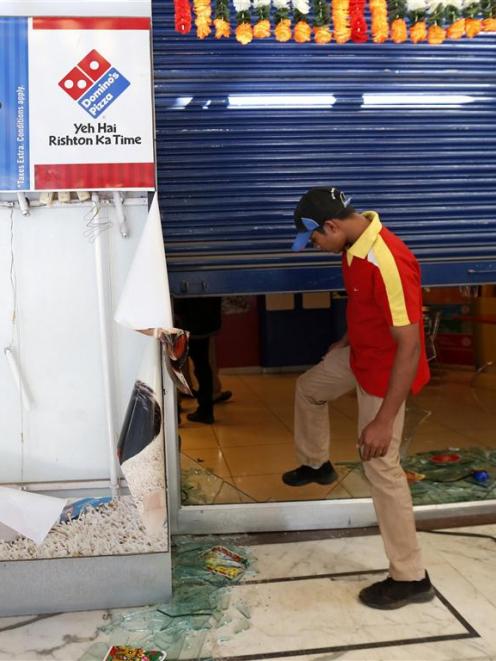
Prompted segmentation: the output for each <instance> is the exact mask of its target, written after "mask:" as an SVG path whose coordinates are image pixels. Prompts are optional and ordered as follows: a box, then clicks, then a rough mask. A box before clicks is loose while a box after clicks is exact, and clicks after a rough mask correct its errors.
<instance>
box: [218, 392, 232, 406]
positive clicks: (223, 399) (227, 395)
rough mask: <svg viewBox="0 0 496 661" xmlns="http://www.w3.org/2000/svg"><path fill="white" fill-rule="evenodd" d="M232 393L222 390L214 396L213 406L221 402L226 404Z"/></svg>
mask: <svg viewBox="0 0 496 661" xmlns="http://www.w3.org/2000/svg"><path fill="white" fill-rule="evenodd" d="M231 397H232V392H231V391H230V390H223V391H222V392H220V393H219V394H218V395H214V400H213V401H214V404H221V403H222V402H227V400H229V399H231Z"/></svg>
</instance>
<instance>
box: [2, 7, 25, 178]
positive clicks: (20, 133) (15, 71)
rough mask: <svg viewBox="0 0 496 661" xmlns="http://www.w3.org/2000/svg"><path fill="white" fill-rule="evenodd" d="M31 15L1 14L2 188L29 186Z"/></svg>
mask: <svg viewBox="0 0 496 661" xmlns="http://www.w3.org/2000/svg"><path fill="white" fill-rule="evenodd" d="M27 33H28V19H27V18H6V17H0V190H26V189H29V184H30V181H29V110H28V109H29V103H28V90H29V86H28V76H29V72H28V34H27Z"/></svg>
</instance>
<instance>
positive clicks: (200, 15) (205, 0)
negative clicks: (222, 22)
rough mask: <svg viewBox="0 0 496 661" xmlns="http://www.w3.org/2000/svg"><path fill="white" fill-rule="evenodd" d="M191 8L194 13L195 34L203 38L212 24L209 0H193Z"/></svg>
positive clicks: (209, 30) (206, 35)
mask: <svg viewBox="0 0 496 661" xmlns="http://www.w3.org/2000/svg"><path fill="white" fill-rule="evenodd" d="M193 8H194V10H195V14H196V19H195V25H196V35H197V37H198V39H205V37H208V35H209V34H210V32H211V25H212V7H211V6H210V0H194V2H193Z"/></svg>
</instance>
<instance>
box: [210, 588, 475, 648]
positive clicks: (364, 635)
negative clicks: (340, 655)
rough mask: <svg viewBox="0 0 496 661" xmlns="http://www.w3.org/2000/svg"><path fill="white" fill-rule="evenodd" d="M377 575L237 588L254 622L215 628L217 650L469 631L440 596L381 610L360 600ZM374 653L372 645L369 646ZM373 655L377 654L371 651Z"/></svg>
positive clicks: (334, 643)
mask: <svg viewBox="0 0 496 661" xmlns="http://www.w3.org/2000/svg"><path fill="white" fill-rule="evenodd" d="M376 577H377V576H376V575H368V576H364V575H361V576H358V577H342V578H339V577H336V579H331V578H312V579H307V580H294V581H282V582H276V583H263V584H257V585H247V584H243V585H240V586H238V587H237V588H234V590H233V592H232V597H233V598H234V597H235V598H236V599H242V600H243V602H244V603H245V604H246V605H247V607H248V608H249V609H250V610H251V620H250V628H249V629H248V630H246V631H242V632H240V633H238V634H237V635H236V636H233V637H230V638H229V639H228V640H223V639H224V638H226V637H227V636H228V635H229V630H230V627H229V624H228V625H225V627H221V628H220V629H218V630H217V631H216V632H215V638H216V640H217V643H216V644H214V645H213V648H212V652H213V656H216V655H218V656H221V657H229V656H235V655H240V654H242V655H244V656H246V655H253V659H257V658H258V657H259V656H261V655H263V654H267V653H269V654H274V653H283V652H288V653H289V652H292V651H296V652H298V653H301V652H303V651H305V650H306V649H308V650H309V651H311V650H312V649H315V650H316V649H322V648H326V647H328V648H331V649H330V650H329V652H332V648H333V647H340V646H343V647H344V646H349V645H357V644H362V645H365V644H370V645H374V644H377V643H379V642H382V641H392V640H401V639H411V638H419V639H421V638H423V637H426V636H438V635H443V636H449V635H457V634H463V633H466V629H465V627H464V626H463V625H462V624H461V623H460V622H459V621H458V620H457V619H456V618H455V617H454V615H453V614H452V613H451V612H450V611H449V610H448V609H447V608H446V607H445V605H444V604H443V603H442V602H441V601H439V600H438V599H434V600H433V601H431V602H429V603H427V604H418V605H411V606H409V608H408V611H407V612H405V611H404V610H403V611H401V610H398V611H388V612H387V614H386V613H385V612H384V611H377V610H375V609H370V608H367V607H366V606H363V605H362V604H360V603H359V602H357V592H358V591H359V590H360V589H361V588H363V587H365V586H366V585H368V584H369V583H370V581H371V578H372V580H373V579H374V578H376ZM369 653H370V650H369ZM372 658H373V657H372Z"/></svg>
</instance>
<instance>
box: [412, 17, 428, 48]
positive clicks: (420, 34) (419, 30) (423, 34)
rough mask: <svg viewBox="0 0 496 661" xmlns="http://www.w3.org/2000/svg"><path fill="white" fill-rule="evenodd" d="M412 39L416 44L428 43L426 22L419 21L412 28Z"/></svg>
mask: <svg viewBox="0 0 496 661" xmlns="http://www.w3.org/2000/svg"><path fill="white" fill-rule="evenodd" d="M410 39H411V40H412V42H413V43H414V44H418V43H419V41H426V39H427V26H426V24H425V21H417V22H416V23H414V24H413V25H412V27H411V28H410Z"/></svg>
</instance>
